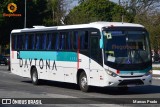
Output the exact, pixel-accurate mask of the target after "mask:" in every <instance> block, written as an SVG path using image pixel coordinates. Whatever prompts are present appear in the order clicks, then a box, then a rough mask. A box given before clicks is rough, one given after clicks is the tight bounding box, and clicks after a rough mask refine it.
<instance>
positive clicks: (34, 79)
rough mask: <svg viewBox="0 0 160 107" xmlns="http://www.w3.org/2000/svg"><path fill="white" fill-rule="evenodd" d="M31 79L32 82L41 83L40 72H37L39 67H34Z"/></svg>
mask: <svg viewBox="0 0 160 107" xmlns="http://www.w3.org/2000/svg"><path fill="white" fill-rule="evenodd" d="M31 79H32V83H33V84H34V85H38V84H39V82H40V81H39V79H38V73H37V69H36V68H33V69H32V72H31Z"/></svg>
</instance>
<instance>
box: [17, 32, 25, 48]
mask: <svg viewBox="0 0 160 107" xmlns="http://www.w3.org/2000/svg"><path fill="white" fill-rule="evenodd" d="M23 37H24V36H23V35H17V43H18V44H17V49H19V50H22V49H23V47H24V46H23V42H24V41H23V40H24V39H23Z"/></svg>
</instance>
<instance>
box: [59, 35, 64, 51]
mask: <svg viewBox="0 0 160 107" xmlns="http://www.w3.org/2000/svg"><path fill="white" fill-rule="evenodd" d="M64 42H65V34H64V33H60V38H59V49H60V50H64Z"/></svg>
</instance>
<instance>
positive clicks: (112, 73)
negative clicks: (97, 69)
mask: <svg viewBox="0 0 160 107" xmlns="http://www.w3.org/2000/svg"><path fill="white" fill-rule="evenodd" d="M106 72H107V74H108V75H110V76H112V77H116V76H118V75H117V74H116V73H114V72H112V71H110V70H107V69H106Z"/></svg>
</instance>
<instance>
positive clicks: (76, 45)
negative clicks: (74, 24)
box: [73, 31, 78, 50]
mask: <svg viewBox="0 0 160 107" xmlns="http://www.w3.org/2000/svg"><path fill="white" fill-rule="evenodd" d="M73 48H74V49H75V50H76V49H77V48H78V31H74V36H73Z"/></svg>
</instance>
